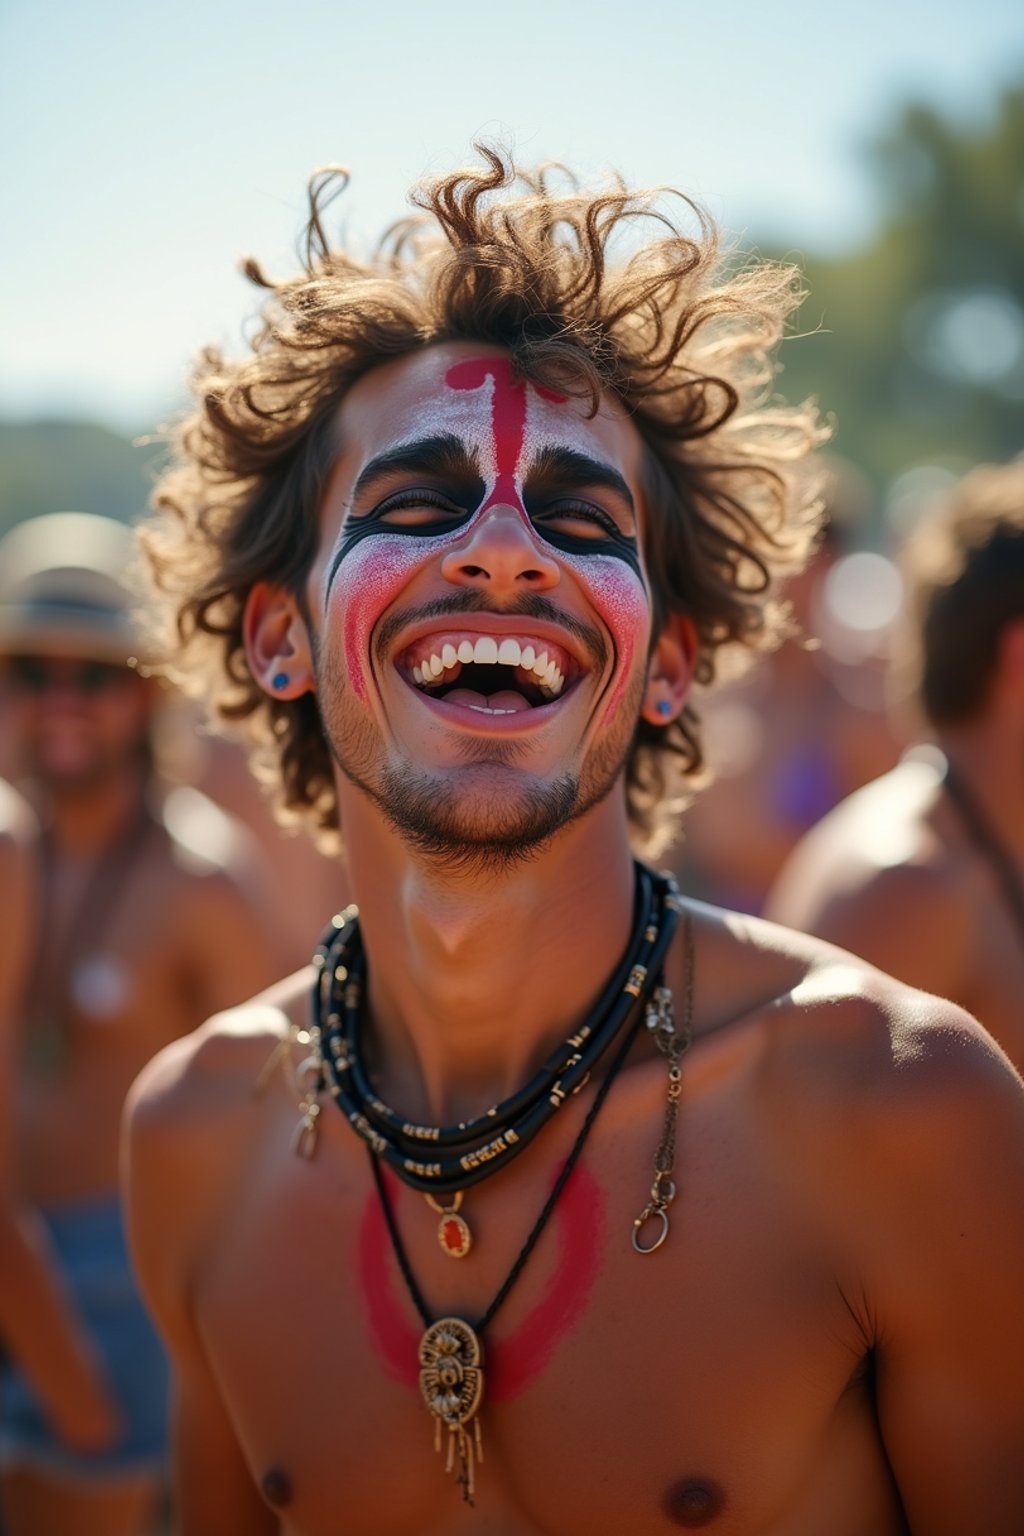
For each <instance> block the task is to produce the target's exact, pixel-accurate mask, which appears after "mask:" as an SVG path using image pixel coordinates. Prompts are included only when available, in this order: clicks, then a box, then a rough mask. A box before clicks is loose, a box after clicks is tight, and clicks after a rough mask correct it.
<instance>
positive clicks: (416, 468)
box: [327, 437, 643, 589]
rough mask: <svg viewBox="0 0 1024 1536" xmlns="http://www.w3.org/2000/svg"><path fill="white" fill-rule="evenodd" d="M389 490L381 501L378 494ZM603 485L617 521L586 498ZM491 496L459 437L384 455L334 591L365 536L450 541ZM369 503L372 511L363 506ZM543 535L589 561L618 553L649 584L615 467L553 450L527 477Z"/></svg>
mask: <svg viewBox="0 0 1024 1536" xmlns="http://www.w3.org/2000/svg"><path fill="white" fill-rule="evenodd" d="M403 472H404V473H405V474H406V475H417V474H420V475H423V477H424V480H425V481H427V483H425V484H423V483H421V484H406V485H404V486H403V485H401V484H398V485H395V481H396V479H398V477H399V476H400V475H401V474H402V473H403ZM389 481H390V482H391V485H393V486H394V489H388V490H387V492H386V494H385V495H383V496H381V497H380V498H379V499H378V500H376V501H374V500H373V493H374V491H376V490H379V489H383V488H384V487H385V486H387V485H388V482H389ZM581 487H583V488H587V489H589V488H590V487H594V488H595V489H597V488H600V489H602V490H604V491H605V492H606V493H611V494H612V495H613V496H614V497H615V498H616V500H617V501H619V502H621V503H622V507H623V510H622V512H621V513H620V514H619V516H618V517H616V516H615V515H613V514H612V512H610V511H609V510H607V509H606V508H605V507H603V506H601V505H599V504H598V503H597V502H595V501H591V500H589V499H588V498H587V497H586V496H585V495H584V494H581ZM485 491H486V485H485V483H484V480H483V478H482V477H481V475H480V474H479V471H478V469H477V466H476V463H475V460H474V459H473V458H472V457H471V456H470V455H469V453H468V451H467V449H466V448H465V446H464V445H463V444H462V443H461V442H460V441H459V439H458V438H455V437H443V438H432V439H425V440H423V441H422V442H418V443H413V444H409V445H408V446H406V447H403V448H399V449H396V450H393V451H392V452H390V453H386V454H383V455H381V456H379V457H378V458H377V459H374V460H372V461H371V462H370V464H369V465H367V466H366V468H365V469H364V470H363V472H362V473H361V474H360V476H359V478H358V480H357V481H356V484H355V487H354V488H353V493H352V502H351V507H350V510H349V512H348V514H347V516H346V519H345V522H344V524H343V526H342V530H341V535H340V538H339V542H338V547H337V549H336V550H335V553H334V557H333V559H332V561H331V566H330V569H329V572H328V577H327V585H328V589H329V588H330V586H331V584H332V582H333V581H334V577H335V575H336V573H337V570H338V567H339V566H340V564H341V562H342V561H343V560H344V559H345V557H346V556H347V555H348V554H349V552H350V551H351V550H352V549H354V548H355V546H356V545H357V544H360V543H362V541H363V539H365V538H371V537H373V536H374V535H379V534H393V535H398V536H402V535H406V536H408V537H411V538H418V539H432V538H446V537H451V535H452V534H453V533H456V532H458V531H459V530H460V529H461V528H463V527H464V526H466V525H467V524H468V523H469V522H470V521H471V520H472V519H473V518H474V517H475V516H476V514H477V511H478V509H479V508H480V504H481V501H482V500H483V497H484V494H485ZM367 502H369V503H370V504H369V506H367V507H366V510H361V508H362V506H363V505H364V504H365V503H367ZM524 510H525V512H526V515H527V517H528V518H529V520H530V524H531V526H532V527H533V529H534V530H535V532H536V533H537V535H538V536H539V537H540V538H541V539H543V540H544V542H545V543H546V544H549V545H550V546H551V547H552V548H553V549H556V550H558V551H559V552H560V553H562V554H567V555H575V556H577V557H582V558H586V557H587V556H593V555H598V554H600V555H612V556H615V557H617V558H618V559H620V560H623V561H625V563H626V564H627V565H629V566H630V567H631V569H632V570H633V571H634V572H635V573H636V575H637V576H638V577H639V578H640V580H641V581H642V580H643V577H642V574H641V571H640V555H639V550H638V548H637V541H636V538H635V537H634V535H633V533H632V531H629V532H626V531H625V530H624V528H623V527H622V526H620V521H621V522H625V523H627V524H628V525H629V527H630V530H632V527H633V524H634V511H633V498H632V495H631V494H630V491H629V487H628V485H627V484H626V482H625V480H624V479H623V478H622V476H621V475H620V474H619V473H618V471H617V470H615V469H613V468H612V467H611V466H609V465H605V464H602V463H600V462H599V461H598V460H593V459H590V458H588V457H587V456H586V455H583V454H580V453H577V452H576V451H574V450H571V449H566V448H554V447H553V448H548V449H545V450H544V451H543V452H542V453H541V455H539V457H538V459H537V461H536V463H535V464H534V465H532V466H531V469H530V472H529V474H528V476H527V483H526V495H525V507H524Z"/></svg>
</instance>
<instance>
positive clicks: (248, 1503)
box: [123, 1040, 278, 1536]
mask: <svg viewBox="0 0 1024 1536" xmlns="http://www.w3.org/2000/svg"><path fill="white" fill-rule="evenodd" d="M200 1050H201V1047H200ZM197 1054H198V1051H197V1047H196V1046H195V1044H193V1042H192V1041H191V1040H190V1041H181V1042H177V1043H176V1044H175V1045H173V1046H171V1047H169V1048H168V1049H167V1050H165V1051H163V1052H161V1054H160V1055H159V1056H158V1057H156V1058H155V1060H154V1061H152V1062H151V1063H150V1064H149V1066H148V1067H147V1068H146V1069H145V1071H144V1072H143V1073H142V1075H141V1077H140V1078H139V1079H138V1081H137V1082H136V1084H135V1086H134V1087H133V1089H132V1091H131V1094H130V1095H129V1099H128V1104H127V1106H126V1111H125V1136H124V1143H125V1144H124V1159H123V1172H124V1205H125V1215H126V1220H127V1226H128V1236H129V1243H130V1247H131V1252H132V1260H133V1265H134V1268H135V1273H136V1277H137V1279H138V1283H139V1288H140V1290H141V1292H142V1295H143V1298H144V1299H145V1302H146V1305H147V1307H148V1309H149V1311H150V1313H151V1314H152V1316H153V1319H154V1321H155V1323H156V1325H157V1327H158V1328H159V1330H160V1333H161V1335H162V1337H163V1339H164V1342H165V1344H166V1346H167V1350H168V1353H169V1355H170V1358H171V1364H172V1368H173V1376H174V1399H173V1402H174V1409H173V1454H174V1468H175V1497H176V1505H177V1508H178V1512H179V1523H180V1529H181V1531H182V1533H183V1536H223V1533H224V1532H226V1531H245V1532H246V1533H247V1536H249V1533H251V1536H275V1533H276V1532H277V1531H278V1524H277V1521H276V1518H275V1517H274V1516H273V1514H272V1513H271V1512H270V1511H269V1510H268V1508H267V1506H266V1504H265V1503H264V1502H263V1500H262V1499H261V1498H260V1496H259V1494H258V1493H257V1491H256V1488H255V1486H254V1484H253V1481H252V1476H251V1473H250V1471H249V1467H248V1464H247V1462H246V1460H245V1457H244V1455H243V1452H242V1449H241V1447H240V1445H239V1441H238V1438H237V1436H236V1434H235V1430H234V1427H233V1425H232V1422H231V1417H230V1413H229V1411H228V1408H227V1405H226V1404H225V1402H224V1399H223V1396H222V1394H221V1392H220V1390H219V1388H218V1386H217V1383H216V1379H215V1376H214V1373H213V1371H212V1369H211V1366H210V1362H209V1360H208V1359H207V1356H206V1352H205V1350H204V1348H203V1344H202V1340H201V1338H200V1336H199V1334H198V1331H197V1329H196V1327H195V1323H194V1320H193V1317H192V1312H191V1307H190V1304H189V1297H190V1294H191V1289H192V1271H193V1269H194V1267H195V1261H194V1255H195V1253H196V1252H197V1251H198V1248H199V1245H200V1242H201V1237H202V1234H203V1232H205V1231H206V1230H208V1228H209V1225H210V1223H211V1222H212V1221H213V1220H214V1219H215V1215H216V1204H217V1199H218V1196H217V1188H218V1181H217V1180H216V1179H215V1178H213V1179H211V1177H210V1171H211V1169H214V1168H216V1167H217V1161H216V1159H214V1158H211V1155H210V1154H211V1148H210V1146H209V1144H208V1142H209V1135H208V1123H207V1118H208V1117H207V1116H206V1114H205V1113H204V1112H203V1107H202V1105H201V1103H200V1107H199V1112H198V1114H197V1113H196V1101H197V1100H200V1101H201V1100H202V1098H203V1096H204V1094H205V1093H206V1091H207V1090H208V1087H209V1085H205V1084H203V1083H201V1082H200V1083H199V1084H195V1083H193V1082H190V1080H189V1078H190V1074H195V1073H196V1067H195V1059H196V1056H197Z"/></svg>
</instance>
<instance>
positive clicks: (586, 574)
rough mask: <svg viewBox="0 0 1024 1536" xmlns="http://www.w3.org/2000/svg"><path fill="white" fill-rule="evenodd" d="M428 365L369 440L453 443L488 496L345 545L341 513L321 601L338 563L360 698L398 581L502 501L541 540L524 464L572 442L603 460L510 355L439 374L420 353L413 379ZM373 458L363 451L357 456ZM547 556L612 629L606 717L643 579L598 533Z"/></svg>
mask: <svg viewBox="0 0 1024 1536" xmlns="http://www.w3.org/2000/svg"><path fill="white" fill-rule="evenodd" d="M431 362H432V364H433V371H432V373H431V374H430V376H429V384H428V379H427V378H426V377H425V378H424V385H426V386H427V387H425V388H424V389H423V390H422V392H421V393H420V398H419V399H418V400H415V399H414V400H410V401H409V408H408V409H407V410H406V411H404V412H402V413H401V427H400V429H399V431H398V432H397V433H396V435H395V436H394V437H391V436H390V435H386V436H385V435H384V434H381V433H379V432H375V433H374V434H373V436H374V437H375V438H377V439H378V440H379V441H380V442H381V447H383V448H384V449H385V450H386V452H388V453H391V452H397V451H400V450H401V449H402V448H405V447H411V446H412V445H414V444H416V443H420V442H424V441H427V440H431V439H439V438H445V437H452V438H455V439H457V440H458V442H459V443H460V444H461V445H462V446H463V447H464V449H465V451H466V453H467V455H468V456H469V457H470V458H471V459H472V460H473V461H474V462H475V464H476V466H477V468H478V470H479V473H480V476H481V479H482V480H483V482H484V492H483V496H482V499H481V503H480V505H479V506H478V508H477V509H476V511H475V512H474V513H473V515H472V516H471V517H469V518H468V519H467V520H466V521H463V522H460V523H458V524H457V525H456V526H455V527H453V528H452V529H451V530H450V531H448V530H445V531H443V532H440V533H438V532H436V531H434V532H431V533H430V534H429V535H418V534H417V533H416V532H415V531H414V530H413V529H411V528H410V529H409V530H408V531H407V532H398V531H397V530H396V529H394V528H393V527H389V526H388V524H387V523H386V522H383V523H380V524H379V525H377V526H376V527H374V528H373V529H372V530H370V529H367V531H366V534H365V535H364V536H362V537H360V538H359V539H358V541H352V530H353V526H354V524H353V520H351V519H348V518H346V519H343V520H342V523H341V526H340V528H339V529H338V533H337V536H336V539H335V541H334V547H333V549H332V551H331V554H330V557H329V559H328V560H327V562H326V564H325V567H324V577H323V585H322V588H321V599H322V603H323V604H324V606H326V605H327V604H328V603H329V602H330V601H331V597H330V592H329V588H330V587H331V586H332V585H333V581H334V576H335V573H337V572H339V571H340V570H341V569H342V567H343V572H344V578H343V581H342V583H341V585H342V586H343V588H344V615H343V618H342V627H343V633H344V654H345V663H346V672H347V675H348V677H349V679H350V681H351V684H352V686H353V689H354V691H355V692H356V694H357V695H358V696H359V697H360V698H361V699H362V700H363V701H364V702H365V701H366V700H367V698H368V688H369V675H368V668H369V644H370V637H371V634H372V631H373V628H374V626H375V624H376V623H377V621H378V620H379V618H380V617H381V615H382V614H383V613H384V612H385V611H386V609H387V608H388V606H389V605H390V604H391V603H392V602H393V601H394V600H395V599H396V598H397V596H398V595H399V593H400V592H401V591H402V589H403V587H405V586H406V585H407V584H408V583H409V582H411V581H412V580H413V579H414V577H415V576H416V575H417V574H418V573H419V572H420V571H421V570H422V569H423V568H424V567H425V566H426V565H427V563H428V562H430V561H432V560H438V559H443V558H444V556H445V554H446V553H447V552H448V551H449V550H450V549H452V548H453V547H455V546H456V545H458V544H459V543H460V542H462V541H464V540H469V539H471V538H472V537H473V535H474V534H475V531H476V529H477V528H478V527H479V525H480V523H481V521H482V520H483V519H484V517H485V516H486V515H487V514H488V513H489V512H490V510H491V509H492V508H495V507H498V506H500V507H509V508H511V509H512V510H514V511H515V512H516V513H518V515H519V517H520V518H521V519H522V520H523V522H524V524H525V525H526V527H527V528H528V529H529V531H530V535H531V537H532V538H534V539H537V540H538V542H539V543H541V544H545V541H544V539H543V535H542V534H541V533H540V532H538V530H537V529H536V528H535V527H534V525H533V523H532V522H531V520H530V517H529V514H528V512H527V509H526V504H525V499H524V485H525V482H526V480H527V478H528V476H529V473H530V469H531V467H532V466H533V465H534V464H535V463H536V462H537V461H538V459H539V458H540V456H541V455H542V454H544V453H545V452H548V451H549V450H551V449H553V448H563V449H564V448H568V449H571V450H573V451H575V452H578V453H580V454H581V455H584V456H586V457H589V458H591V459H593V458H594V457H595V454H599V455H600V456H601V457H602V458H603V457H606V456H607V455H606V453H605V452H604V451H603V450H602V449H601V448H600V446H599V444H598V443H597V442H595V436H596V435H597V434H596V433H595V426H594V423H593V422H592V421H590V420H585V419H584V417H583V413H582V407H581V406H580V404H579V402H578V401H575V400H569V399H567V398H566V397H565V396H562V395H559V394H557V393H555V392H554V391H552V390H547V389H544V388H543V387H539V386H536V385H534V384H532V383H530V382H528V381H526V380H521V379H516V378H515V377H514V375H513V373H512V369H511V363H510V359H509V358H508V356H507V355H504V354H500V353H490V354H483V355H481V356H475V357H474V356H470V357H465V358H460V359H458V360H456V361H454V362H451V363H450V364H449V365H448V366H447V367H446V368H445V369H444V371H443V373H439V372H438V368H437V358H436V354H435V357H434V358H433V359H430V357H429V354H427V353H425V354H423V356H422V357H421V358H417V359H414V360H413V362H412V368H411V369H410V370H409V371H410V375H412V374H413V373H414V371H415V370H418V369H419V370H422V371H423V372H424V374H425V375H426V374H428V373H429V365H430V363H431ZM611 420H612V418H609V421H611ZM375 424H376V423H374V425H375ZM371 458H372V454H368V455H367V456H366V459H365V462H370V459H371ZM546 553H547V554H548V556H549V557H550V558H553V559H556V560H557V561H558V562H559V563H560V564H562V565H563V566H566V567H568V568H569V569H570V570H571V571H572V572H573V574H574V576H575V577H576V579H577V581H578V582H579V585H580V586H581V588H582V589H583V590H584V592H585V593H586V594H587V595H588V597H589V598H590V600H591V601H592V603H593V606H594V608H595V609H596V610H597V612H598V613H599V614H600V616H601V618H602V620H603V621H604V623H605V625H606V626H607V628H608V629H609V631H610V633H611V636H612V639H613V642H614V646H615V649H616V652H617V655H618V660H619V664H620V679H619V680H618V681H617V683H616V685H615V686H614V687H613V689H612V690H611V693H610V696H609V699H608V704H607V706H606V710H605V713H606V714H607V712H608V711H609V710H612V709H614V708H615V706H616V705H617V703H618V701H619V698H620V697H621V692H622V688H623V687H624V686H625V682H626V680H627V678H628V676H629V673H630V671H631V669H632V667H633V665H634V663H635V661H636V659H637V656H638V653H641V652H642V650H643V647H644V646H645V645H646V643H647V639H648V635H649V626H650V599H649V595H648V592H647V588H646V584H645V582H644V580H643V577H642V575H641V573H640V570H639V568H638V567H634V566H633V565H631V564H629V563H627V561H626V560H624V559H623V558H621V557H620V556H618V555H616V554H613V553H610V552H608V551H607V550H605V549H602V547H601V545H600V542H599V541H597V540H595V542H594V548H593V550H592V551H591V550H590V549H587V550H586V552H585V553H576V552H573V551H572V550H565V549H557V550H556V549H554V548H552V549H547V550H546Z"/></svg>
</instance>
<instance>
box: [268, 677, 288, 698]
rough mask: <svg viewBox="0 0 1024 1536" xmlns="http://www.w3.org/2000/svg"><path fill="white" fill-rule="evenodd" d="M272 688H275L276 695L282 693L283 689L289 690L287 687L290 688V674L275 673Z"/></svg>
mask: <svg viewBox="0 0 1024 1536" xmlns="http://www.w3.org/2000/svg"><path fill="white" fill-rule="evenodd" d="M270 686H271V688H273V690H274V692H275V693H280V692H281V689H282V688H287V686H288V673H287V672H275V673H274V677H273V681H272V682H271V684H270Z"/></svg>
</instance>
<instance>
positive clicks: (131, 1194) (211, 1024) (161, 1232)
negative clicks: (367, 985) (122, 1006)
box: [123, 974, 308, 1332]
mask: <svg viewBox="0 0 1024 1536" xmlns="http://www.w3.org/2000/svg"><path fill="white" fill-rule="evenodd" d="M307 985H308V983H307V979H306V978H305V977H304V976H303V975H301V974H300V975H298V976H295V977H291V978H289V980H288V981H287V982H282V983H279V984H278V985H277V986H276V987H274V988H271V989H270V990H269V991H268V992H266V993H262V994H261V995H260V996H258V997H255V998H253V999H252V1000H251V1001H250V1002H248V1003H246V1004H244V1005H243V1006H241V1007H238V1008H233V1009H231V1010H229V1011H227V1012H224V1013H220V1014H217V1015H215V1016H214V1017H213V1018H211V1019H210V1020H208V1022H207V1023H206V1024H204V1025H203V1026H202V1027H201V1028H199V1029H197V1030H195V1031H193V1033H192V1034H190V1035H186V1036H184V1037H183V1038H182V1039H180V1040H175V1041H173V1042H172V1043H171V1044H170V1045H168V1046H166V1047H165V1048H164V1049H163V1050H162V1051H160V1052H159V1053H158V1054H157V1055H156V1056H155V1057H154V1058H153V1059H152V1061H150V1062H149V1064H148V1065H147V1066H146V1067H145V1068H144V1069H143V1071H142V1072H141V1073H140V1075H139V1077H138V1078H137V1079H136V1081H135V1083H134V1084H133V1086H132V1088H131V1091H130V1093H129V1095H128V1099H127V1102H126V1105H125V1112H124V1122H123V1140H124V1156H123V1179H124V1194H125V1208H126V1212H127V1217H128V1228H129V1234H130V1238H131V1244H132V1250H133V1254H134V1258H135V1264H136V1268H137V1271H138V1274H139V1277H140V1281H141V1283H142V1286H143V1289H144V1291H145V1293H146V1296H147V1299H148V1300H149V1302H150V1305H151V1307H152V1308H153V1310H154V1312H155V1314H156V1315H157V1316H158V1317H159V1318H161V1320H162V1321H163V1324H164V1326H165V1327H166V1328H168V1329H169V1330H170V1331H172V1332H173V1331H174V1329H175V1328H176V1327H177V1326H178V1324H179V1323H180V1306H181V1298H182V1297H183V1296H184V1295H185V1294H186V1293H187V1291H188V1288H189V1280H190V1276H191V1275H192V1273H193V1270H194V1266H195V1264H196V1262H197V1261H198V1256H199V1255H200V1254H201V1253H202V1252H203V1251H204V1248H205V1246H206V1244H207V1242H208V1240H209V1238H210V1236H211V1234H212V1233H213V1232H215V1231H216V1230H217V1227H218V1225H219V1223H220V1222H221V1221H222V1219H223V1218H224V1215H225V1213H226V1212H227V1210H228V1209H229V1206H230V1202H231V1199H232V1196H233V1195H234V1194H235V1193H236V1192H237V1190H238V1188H239V1185H240V1183H241V1182H242V1181H244V1178H245V1176H246V1171H247V1168H248V1167H249V1164H250V1154H251V1151H252V1149H253V1147H254V1145H255V1142H256V1138H257V1137H258V1136H259V1135H260V1132H261V1130H262V1128H263V1127H264V1126H265V1125H266V1122H267V1117H268V1115H270V1114H272V1113H273V1112H274V1105H275V1103H276V1102H277V1101H278V1098H279V1095H280V1093H281V1091H282V1087H283V1083H282V1081H281V1080H280V1079H277V1078H276V1074H275V1073H274V1070H273V1069H274V1067H275V1066H276V1065H277V1064H278V1063H281V1064H282V1065H283V1064H284V1063H283V1062H282V1055H283V1052H284V1051H285V1050H286V1049H287V1047H288V1044H289V1040H290V1036H291V1033H292V1030H293V1025H294V1022H295V1014H296V1007H297V1003H298V1000H299V998H300V996H301V993H302V992H303V991H304V990H305V988H306V986H307ZM268 1065H269V1067H270V1070H269V1071H268V1070H267V1069H268ZM176 1318H177V1322H176V1321H175V1319H176Z"/></svg>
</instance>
